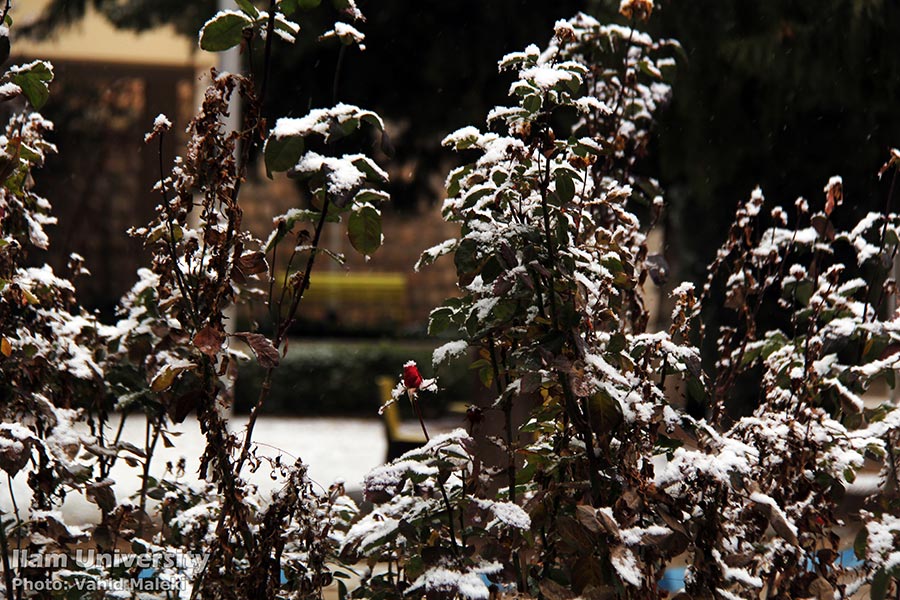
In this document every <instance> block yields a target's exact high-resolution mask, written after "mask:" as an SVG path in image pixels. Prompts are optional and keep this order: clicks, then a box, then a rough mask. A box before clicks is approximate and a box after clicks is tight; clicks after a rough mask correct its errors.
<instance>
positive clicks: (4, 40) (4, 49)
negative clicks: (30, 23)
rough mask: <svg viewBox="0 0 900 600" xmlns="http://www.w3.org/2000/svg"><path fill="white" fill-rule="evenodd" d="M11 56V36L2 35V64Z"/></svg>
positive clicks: (0, 46)
mask: <svg viewBox="0 0 900 600" xmlns="http://www.w3.org/2000/svg"><path fill="white" fill-rule="evenodd" d="M7 58H9V36H8V35H5V36H3V37H0V64H2V63H5V62H6V59H7Z"/></svg>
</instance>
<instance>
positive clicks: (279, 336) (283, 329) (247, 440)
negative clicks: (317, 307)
mask: <svg viewBox="0 0 900 600" xmlns="http://www.w3.org/2000/svg"><path fill="white" fill-rule="evenodd" d="M327 217H328V200H327V199H326V200H325V203H324V204H323V205H322V214H321V215H320V216H319V221H318V223H316V231H315V233H314V234H313V241H312V246H311V248H310V250H309V258H308V259H307V261H306V269H305V271H304V272H303V279H301V280H300V282H299V284H298V285H297V287H296V288H295V289H294V299H293V301H292V303H291V308H290V310H289V311H288V314H287V317H286V318H285V320H284V321H282V323H281V325H280V326H279V327H278V332H277V333H276V335H275V339H274V340H273V342H272V344H273V345H274V346H275V348H276V349H277V348H279V347H281V344H282V343H283V342H284V339H285V337H286V336H287V333H288V331H289V330H290V327H291V325H292V324H293V322H294V317H295V316H296V313H297V308H298V307H299V305H300V300H302V299H303V293H304V292H305V291H306V288H307V287H309V277H310V275H311V274H312V269H313V265H314V264H315V262H316V254H318V248H319V240H320V239H321V237H322V229H324V227H325V222H326V220H327ZM285 285H287V282H285ZM273 370H274V367H269V368H268V369H266V375H265V378H264V379H263V385H262V388H260V391H259V397H258V398H257V400H256V404H255V405H254V406H253V410H251V411H250V417H249V419H248V420H247V433H246V434H245V435H244V443H243V446H242V448H241V454H240V458H238V461H237V472H240V470H241V468H242V467H243V466H244V462H245V461H246V460H247V458H248V456H249V454H250V445H251V443H252V440H253V429H254V427H256V421H257V419H258V418H259V412H260V410H261V409H262V407H263V404H265V401H266V398H268V396H269V390H270V389H271V384H272V372H273Z"/></svg>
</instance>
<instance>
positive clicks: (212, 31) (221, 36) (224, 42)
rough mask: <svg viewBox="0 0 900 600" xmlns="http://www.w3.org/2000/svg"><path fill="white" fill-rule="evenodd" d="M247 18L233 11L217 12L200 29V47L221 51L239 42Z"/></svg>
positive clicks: (246, 23) (211, 50) (242, 35)
mask: <svg viewBox="0 0 900 600" xmlns="http://www.w3.org/2000/svg"><path fill="white" fill-rule="evenodd" d="M251 24H252V21H250V19H249V18H247V17H246V16H244V15H239V14H235V13H219V14H218V15H216V16H215V17H213V19H212V20H210V21H208V22H207V23H206V25H204V26H203V29H202V30H201V31H200V47H201V48H202V49H204V50H206V51H208V52H221V51H223V50H228V49H229V48H233V47H234V46H237V45H238V44H240V43H241V40H242V39H243V38H244V28H245V27H249V26H250V25H251Z"/></svg>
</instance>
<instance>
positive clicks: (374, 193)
mask: <svg viewBox="0 0 900 600" xmlns="http://www.w3.org/2000/svg"><path fill="white" fill-rule="evenodd" d="M390 199H391V197H390V195H389V194H388V193H387V192H382V191H381V190H370V189H365V190H360V192H359V193H358V194H356V196H354V197H353V201H354V202H359V203H360V204H362V203H365V202H373V203H374V202H387V201H388V200H390Z"/></svg>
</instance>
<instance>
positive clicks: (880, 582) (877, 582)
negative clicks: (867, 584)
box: [869, 569, 890, 600]
mask: <svg viewBox="0 0 900 600" xmlns="http://www.w3.org/2000/svg"><path fill="white" fill-rule="evenodd" d="M888 584H890V577H888V574H887V572H885V570H884V569H878V571H876V572H875V575H873V576H872V587H871V589H870V590H869V594H870V596H869V597H870V598H871V599H872V600H884V597H885V596H886V595H887V590H888Z"/></svg>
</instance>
